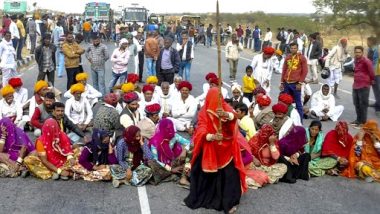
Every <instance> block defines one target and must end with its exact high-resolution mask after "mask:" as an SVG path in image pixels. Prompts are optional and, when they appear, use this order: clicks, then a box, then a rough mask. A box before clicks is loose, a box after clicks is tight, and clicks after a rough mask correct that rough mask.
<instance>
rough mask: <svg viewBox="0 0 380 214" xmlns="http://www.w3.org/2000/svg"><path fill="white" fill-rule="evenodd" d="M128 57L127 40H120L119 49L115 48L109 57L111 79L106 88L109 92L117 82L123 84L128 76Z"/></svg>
mask: <svg viewBox="0 0 380 214" xmlns="http://www.w3.org/2000/svg"><path fill="white" fill-rule="evenodd" d="M129 57H130V53H129V49H128V40H127V39H124V38H123V39H121V40H120V43H119V48H116V49H115V50H114V51H113V53H112V56H111V62H112V79H111V81H110V84H109V86H108V87H109V90H110V91H112V88H113V87H114V86H115V85H116V83H117V81H119V82H120V84H123V83H124V82H125V79H126V78H127V74H128V62H129ZM103 78H104V77H103ZM94 84H95V82H94Z"/></svg>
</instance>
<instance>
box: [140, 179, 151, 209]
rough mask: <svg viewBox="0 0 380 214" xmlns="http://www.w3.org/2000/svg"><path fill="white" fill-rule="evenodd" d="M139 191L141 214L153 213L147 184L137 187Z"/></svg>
mask: <svg viewBox="0 0 380 214" xmlns="http://www.w3.org/2000/svg"><path fill="white" fill-rule="evenodd" d="M137 191H138V194H139V200H140V208H141V214H151V211H150V206H149V200H148V194H147V193H146V188H145V186H142V187H137Z"/></svg>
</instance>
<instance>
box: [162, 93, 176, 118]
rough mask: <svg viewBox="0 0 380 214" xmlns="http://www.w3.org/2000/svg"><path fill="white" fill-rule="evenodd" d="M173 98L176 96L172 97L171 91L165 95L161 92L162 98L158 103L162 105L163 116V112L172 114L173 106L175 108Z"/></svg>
mask: <svg viewBox="0 0 380 214" xmlns="http://www.w3.org/2000/svg"><path fill="white" fill-rule="evenodd" d="M173 100H174V98H173V97H172V95H171V94H170V92H169V94H168V95H163V94H162V93H161V95H160V98H159V100H158V103H159V104H160V106H161V112H160V117H162V114H164V113H166V114H171V112H172V108H173Z"/></svg>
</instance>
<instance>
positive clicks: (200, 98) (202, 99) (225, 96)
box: [195, 83, 229, 106]
mask: <svg viewBox="0 0 380 214" xmlns="http://www.w3.org/2000/svg"><path fill="white" fill-rule="evenodd" d="M208 90H210V84H208V83H205V84H203V93H202V94H201V95H199V96H198V97H197V98H195V99H196V100H197V103H199V104H200V105H201V106H203V105H204V102H205V100H206V96H207V93H208ZM222 96H223V99H228V98H229V96H228V91H227V89H225V88H223V87H222Z"/></svg>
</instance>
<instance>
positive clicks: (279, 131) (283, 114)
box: [271, 103, 294, 140]
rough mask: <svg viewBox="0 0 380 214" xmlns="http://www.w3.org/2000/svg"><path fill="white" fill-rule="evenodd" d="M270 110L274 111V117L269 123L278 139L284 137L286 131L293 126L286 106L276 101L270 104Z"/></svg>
mask: <svg viewBox="0 0 380 214" xmlns="http://www.w3.org/2000/svg"><path fill="white" fill-rule="evenodd" d="M272 111H273V113H274V119H273V120H272V122H271V125H272V127H273V129H274V131H275V133H276V135H278V139H279V140H281V138H283V137H285V136H286V134H287V133H288V131H289V130H290V129H291V128H292V127H293V126H294V124H293V120H292V119H290V118H289V117H288V116H287V113H288V107H287V106H286V105H284V104H282V103H277V104H276V105H274V106H272Z"/></svg>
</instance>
